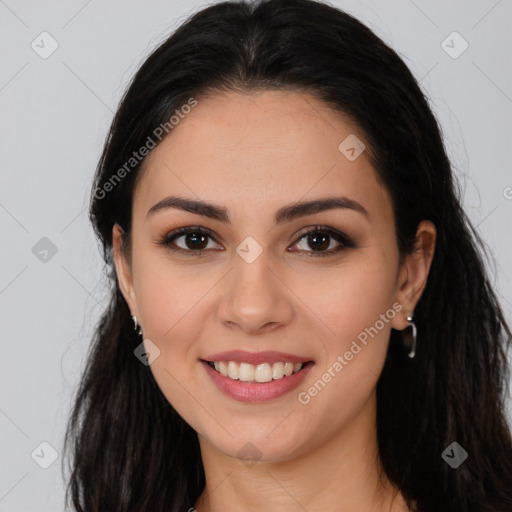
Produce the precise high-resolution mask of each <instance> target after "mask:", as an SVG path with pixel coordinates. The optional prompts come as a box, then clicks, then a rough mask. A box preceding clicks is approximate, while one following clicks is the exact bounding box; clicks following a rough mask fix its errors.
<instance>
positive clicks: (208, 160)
mask: <svg viewBox="0 0 512 512" xmlns="http://www.w3.org/2000/svg"><path fill="white" fill-rule="evenodd" d="M354 136H355V137H357V139H355V138H354ZM347 137H349V139H347ZM358 139H359V141H360V142H358ZM343 141H345V142H343ZM363 141H364V138H363V135H362V134H361V133H360V132H359V131H358V129H357V128H356V127H354V126H353V125H351V124H350V123H349V122H348V121H347V120H346V119H344V117H343V116H342V115H341V114H339V113H336V112H334V111H332V110H330V109H329V108H328V107H327V106H326V105H324V104H323V103H321V102H319V101H318V100H316V99H315V98H313V97H312V96H309V95H307V94H304V93H299V92H284V91H265V92H258V93H251V94H237V93H226V94H219V95H215V96H211V97H208V98H203V99H198V104H197V106H195V108H193V109H192V111H191V112H190V113H189V114H188V115H187V116H186V117H185V118H184V119H182V120H180V122H179V124H178V125H177V126H175V127H174V129H173V130H172V132H171V134H170V136H168V137H167V138H166V139H165V140H164V141H163V142H162V143H161V144H160V145H159V146H157V148H156V149H154V150H153V151H152V152H151V153H150V154H149V155H148V157H147V159H146V161H145V163H144V170H143V174H142V176H141V179H140V181H139V183H138V185H137V188H136V190H135V193H134V201H133V209H132V219H133V223H132V232H131V237H132V248H131V255H130V256H131V257H130V258H129V260H126V259H125V258H124V257H123V255H122V254H121V252H120V251H119V240H120V237H119V235H120V231H119V229H118V227H117V226H116V227H115V228H114V242H115V249H116V252H115V254H116V256H115V261H116V268H117V273H118V277H119V280H120V284H121V288H122V291H123V295H124V297H125V299H126V300H127V302H128V305H129V307H130V309H131V311H132V313H133V314H135V315H136V316H137V318H138V320H139V323H140V325H141V326H142V329H143V333H144V340H145V344H146V347H147V348H149V349H150V352H151V347H154V346H156V347H157V348H158V350H159V351H160V353H159V355H158V357H156V359H155V360H154V361H153V362H152V364H151V366H150V368H151V371H152V372H153V375H154V377H155V379H156V381H157V383H158V385H159V387H160V388H161V390H162V392H163V393H164V395H165V396H166V398H167V399H168V400H169V402H170V403H171V404H172V406H173V407H174V408H175V409H176V410H177V412H178V413H179V414H180V415H181V416H182V417H183V418H184V419H185V421H187V422H188V423H189V424H190V425H191V426H192V427H193V428H194V429H195V430H196V432H198V434H199V436H200V439H201V440H202V442H203V443H207V444H208V445H209V446H211V447H214V449H215V450H218V451H220V452H223V453H224V454H227V455H230V456H233V457H238V458H244V457H247V456H249V457H250V456H252V454H251V453H248V452H250V451H251V450H253V451H255V452H256V454H257V455H254V456H256V457H258V458H260V459H261V460H264V461H284V460H291V459H293V458H294V457H298V456H301V455H304V454H305V453H307V452H308V451H313V450H317V449H319V448H320V447H321V446H322V445H327V444H328V442H329V441H331V440H334V439H340V438H341V437H343V436H345V435H346V434H347V433H349V432H351V431H354V426H355V425H356V424H357V425H370V424H371V425H373V421H374V413H375V386H376V383H377V379H378V376H379V374H380V372H381V369H382V366H383V364H384V360H385V356H386V350H387V346H388V340H389V335H390V330H391V328H392V327H394V328H396V329H403V328H405V327H406V326H407V325H408V324H407V322H406V321H405V316H406V312H407V311H408V310H412V309H413V308H414V304H415V301H416V300H417V298H418V294H419V293H420V292H421V286H422V285H421V282H422V278H424V277H425V271H424V270H425V268H426V272H428V264H427V265H425V264H424V263H421V262H420V263H418V264H417V265H416V267H414V265H415V263H414V262H413V261H412V260H407V261H406V263H405V264H404V265H399V254H398V249H397V243H396V237H395V228H394V218H393V210H392V204H391V199H390V196H389V194H388V192H387V191H386V189H385V188H383V186H382V185H381V184H380V183H379V181H378V179H377V174H376V171H375V169H374V168H373V167H372V166H371V164H370V162H369V159H368V155H367V151H362V153H361V154H360V155H359V156H358V153H359V151H360V150H361V149H362V148H363V147H362V146H361V145H360V143H361V142H363ZM342 143H343V144H342ZM340 144H341V147H340ZM351 148H353V150H351ZM169 196H174V197H179V198H183V199H185V200H189V201H194V202H201V203H207V204H209V205H213V206H214V208H213V209H208V208H206V207H204V206H203V207H202V208H195V209H194V208H188V209H189V210H193V211H188V210H187V207H186V206H183V205H186V203H185V202H184V201H182V202H181V203H179V202H177V201H174V203H173V205H171V204H169V203H170V201H169V202H168V203H167V205H166V204H165V202H164V203H162V201H163V200H165V198H167V197H169ZM327 198H332V199H336V201H333V202H332V204H331V205H330V207H329V208H327V207H326V204H325V203H324V204H323V207H322V206H321V204H322V203H319V204H320V206H318V205H317V207H316V208H315V202H316V201H320V202H321V201H324V200H325V199H327ZM159 203H160V205H159V206H158V207H155V208H154V209H153V210H152V211H151V209H152V207H154V206H155V205H158V204H159ZM302 203H310V207H309V208H308V207H306V206H304V207H300V205H302ZM180 204H181V206H182V207H180ZM188 206H189V207H190V206H191V204H190V203H189V204H188ZM327 206H329V205H327ZM181 228H187V230H186V231H184V232H180V233H176V230H178V229H181ZM128 261H129V263H128ZM408 265H409V266H408ZM411 268H413V269H414V268H416V269H417V271H416V272H411ZM414 279H416V281H414ZM148 340H150V342H149V341H148ZM224 352H231V353H230V354H223V353H224ZM276 352H277V353H276ZM207 361H210V362H214V366H215V362H216V363H217V370H216V369H215V368H212V366H211V364H209V363H207ZM230 361H231V362H230ZM286 363H287V364H286ZM301 363H302V366H301ZM290 371H294V373H292V374H291V375H287V374H288V373H289V372H290ZM283 372H284V375H283ZM225 373H227V374H228V375H227V376H225V375H223V374H225ZM247 443H252V445H254V447H255V448H254V447H250V445H248V444H247ZM249 447H250V448H249ZM246 452H247V453H246Z"/></svg>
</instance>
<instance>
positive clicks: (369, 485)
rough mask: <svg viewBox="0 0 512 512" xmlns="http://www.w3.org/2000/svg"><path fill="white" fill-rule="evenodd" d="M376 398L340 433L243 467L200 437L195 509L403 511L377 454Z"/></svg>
mask: <svg viewBox="0 0 512 512" xmlns="http://www.w3.org/2000/svg"><path fill="white" fill-rule="evenodd" d="M375 411H376V400H375V396H373V397H372V398H371V399H370V400H369V402H368V403H367V404H366V406H365V410H364V411H361V413H360V414H359V415H358V416H357V417H356V418H354V419H353V421H352V422H351V423H350V425H348V426H347V427H346V428H345V429H344V430H343V431H342V432H337V433H336V432H333V433H332V435H331V437H330V438H329V440H328V441H327V442H324V443H323V444H321V445H315V444H314V443H311V447H310V449H309V450H305V451H304V452H303V453H302V454H301V455H300V456H298V457H295V458H293V459H290V460H286V461H280V462H264V461H257V462H255V463H254V464H252V465H248V464H246V463H244V461H241V460H239V459H236V458H233V457H229V456H227V455H225V454H224V453H222V452H220V451H219V450H217V449H216V448H215V447H214V446H213V445H212V444H211V443H209V442H208V441H207V440H206V439H204V438H202V437H200V445H201V454H202V458H203V466H204V470H205V476H206V485H205V489H204V491H203V492H202V494H201V496H200V497H199V499H198V500H197V502H196V504H195V510H196V511H197V512H221V511H222V512H231V511H237V512H241V511H243V512H252V511H258V512H259V511H261V510H265V511H267V512H274V511H276V512H277V511H279V512H292V511H293V512H297V511H298V510H332V509H333V508H334V507H335V508H336V510H340V511H350V512H352V511H358V512H376V511H379V512H381V511H382V512H405V511H407V510H408V508H407V507H406V506H405V503H404V501H403V498H402V496H401V495H400V493H399V492H398V491H397V489H396V488H394V487H393V486H392V485H391V483H390V482H389V480H388V479H387V478H386V476H385V475H384V473H383V471H382V468H381V465H380V461H379V456H378V445H377V435H376V418H375Z"/></svg>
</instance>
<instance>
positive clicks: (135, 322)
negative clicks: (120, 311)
mask: <svg viewBox="0 0 512 512" xmlns="http://www.w3.org/2000/svg"><path fill="white" fill-rule="evenodd" d="M132 320H133V324H134V330H135V331H136V330H137V329H138V331H139V334H141V335H142V328H141V327H139V324H138V322H137V317H136V316H135V315H132Z"/></svg>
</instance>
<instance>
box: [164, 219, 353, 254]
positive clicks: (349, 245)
mask: <svg viewBox="0 0 512 512" xmlns="http://www.w3.org/2000/svg"><path fill="white" fill-rule="evenodd" d="M189 233H199V234H202V235H205V236H208V237H210V238H211V239H212V240H214V241H215V242H216V243H218V242H217V241H216V240H215V238H214V237H213V235H212V233H211V232H210V230H208V229H204V228H201V227H200V226H189V227H184V228H179V229H176V230H174V231H171V232H170V233H167V234H166V235H165V236H164V237H163V238H162V239H161V240H160V241H159V242H157V243H158V245H162V246H164V247H166V248H167V249H169V250H171V251H174V252H179V253H182V254H186V255H187V256H203V255H204V253H205V252H206V250H205V249H202V250H200V251H193V250H187V249H182V248H181V247H173V246H172V243H173V241H174V240H176V239H177V238H180V236H182V235H186V234H189ZM316 233H320V234H323V235H329V236H330V237H332V238H333V239H334V240H335V241H336V242H338V243H341V244H342V245H341V246H339V247H337V248H336V249H331V250H330V251H321V252H315V251H298V252H303V253H306V254H307V256H311V257H313V258H316V257H325V256H333V255H334V254H337V253H339V252H341V251H342V250H344V249H355V248H357V245H356V244H355V243H354V242H353V240H352V239H351V238H350V237H348V236H347V235H345V234H344V233H341V232H339V231H337V230H334V229H331V228H329V227H327V226H314V227H313V228H312V229H310V230H308V231H306V232H304V233H301V234H300V235H299V238H298V239H297V240H296V242H294V244H293V245H296V244H297V243H299V242H300V241H301V240H302V239H303V238H305V237H307V236H309V235H312V234H316ZM329 245H330V244H329Z"/></svg>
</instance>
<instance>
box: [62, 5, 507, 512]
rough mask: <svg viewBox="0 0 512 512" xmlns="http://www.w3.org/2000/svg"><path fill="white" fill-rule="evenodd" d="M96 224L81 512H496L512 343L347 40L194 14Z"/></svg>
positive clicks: (306, 12) (309, 17) (141, 95)
mask: <svg viewBox="0 0 512 512" xmlns="http://www.w3.org/2000/svg"><path fill="white" fill-rule="evenodd" d="M90 218H91V221H92V223H93V226H94V229H95V231H96V234H97V236H98V237H99V239H100V240H101V243H102V247H103V255H104V259H105V262H106V265H107V270H108V275H109V278H110V281H111V283H112V296H111V302H110V305H109V308H108V310H107V311H106V312H105V313H104V315H103V316H102V318H101V321H100V323H99V325H98V326H97V330H96V333H95V338H94V344H93V346H92V349H91V350H92V352H91V354H90V357H89V360H88V365H87V368H86V370H85V373H84V376H83V380H82V382H81V386H80V389H79V392H78V395H77V398H76V403H75V407H74V410H73V413H72V417H71V419H70V423H69V427H68V433H67V437H66V444H67V445H68V446H67V447H68V449H71V450H72V455H73V461H72V473H71V476H70V480H69V488H68V492H69V495H70V497H71V499H72V504H73V507H74V509H75V510H79V511H87V512H92V511H102V512H104V511H114V510H115V511H138V512H142V511H162V512H163V511H185V510H189V511H192V510H197V511H198V512H213V511H220V510H222V511H225V510H228V511H231V510H244V511H252V510H267V511H274V510H276V511H277V510H279V511H288V510H290V511H291V510H308V511H317V510H324V509H331V510H333V509H334V510H347V511H348V510H350V511H356V510H357V511H392V512H396V511H405V510H411V511H418V512H427V511H429V512H444V511H450V512H454V511H461V512H462V511H479V512H491V511H492V512H498V511H500V512H505V511H510V510H512V442H511V436H510V428H509V426H508V425H507V421H506V417H505V415H504V408H505V391H506V385H507V378H508V373H507V370H508V368H507V365H506V350H507V347H508V346H509V345H510V340H511V331H510V328H509V327H508V326H507V324H506V322H505V319H504V316H503V313H502V311H501V309H500V306H499V304H498V301H497V299H496V296H495V293H494V291H493V290H492V288H491V285H490V283H489V280H488V278H487V275H486V271H485V267H484V261H483V259H482V256H481V249H482V242H481V241H480V239H479V237H478V234H477V233H476V231H475V230H474V228H473V227H472V226H471V223H470V222H469V220H468V218H467V217H466V215H465V213H464V212H463V210H462V208H461V199H460V198H459V197H458V196H457V195H456V192H455V183H454V179H453V176H452V172H451V168H450V162H449V160H448V158H447V155H446V152H445V150H444V147H443V141H442V138H441V134H440V130H439V126H438V124H437V122H436V119H435V117H434V116H433V114H432V112H431V110H430V108H429V106H428V102H427V100H426V98H425V97H424V95H423V93H422V91H421V89H420V88H419V86H418V84H417V83H416V81H415V80H414V78H413V76H412V75H411V73H410V71H409V70H408V68H407V67H406V65H405V64H404V63H403V61H402V60H401V59H400V58H399V57H398V56H397V54H396V53H395V52H394V51H393V50H392V49H390V48H389V47H388V46H386V45H385V44H384V43H383V42H382V41H381V40H380V39H379V38H378V37H377V36H376V35H375V34H373V33H372V32H371V31H370V30H369V29H368V28H366V27H365V26H364V25H362V24H361V23H360V22H359V21H357V20H356V19H354V18H353V17H351V16H349V15H348V14H346V13H344V12H342V11H339V10H337V9H335V8H333V7H330V6H328V5H325V4H322V3H317V2H314V1H311V0H270V1H263V2H241V1H240V2H238V1H237V2H224V3H219V4H216V5H213V6H210V7H208V8H205V9H204V10H202V11H200V12H198V13H197V14H195V15H194V16H193V17H191V19H189V20H188V21H187V22H186V23H184V24H183V25H182V26H181V27H180V28H179V29H178V30H177V31H176V32H175V33H174V34H173V35H171V37H169V38H168V39H167V40H166V41H165V42H164V43H163V44H161V45H160V46H159V48H157V49H156V50H155V51H154V52H153V53H152V55H150V56H149V58H148V59H147V60H146V61H145V62H144V63H143V65H142V66H141V68H140V69H139V71H138V72H137V74H136V75H135V77H134V79H133V81H132V83H131V84H130V86H129V88H128V90H127V92H126V94H125V96H124V97H123V99H122V101H121V104H120V106H119V109H118V111H117V113H116V115H115V118H114V121H113V124H112V127H111V130H110V133H109V135H108V137H107V141H106V144H105V148H104V151H103V154H102V156H101V160H100V162H99V165H98V168H97V173H96V177H95V181H94V185H93V194H92V198H91V209H90Z"/></svg>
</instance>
